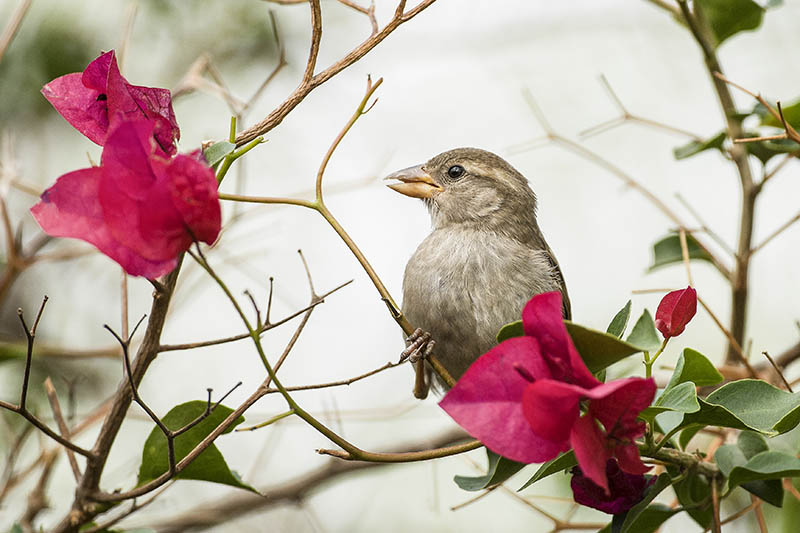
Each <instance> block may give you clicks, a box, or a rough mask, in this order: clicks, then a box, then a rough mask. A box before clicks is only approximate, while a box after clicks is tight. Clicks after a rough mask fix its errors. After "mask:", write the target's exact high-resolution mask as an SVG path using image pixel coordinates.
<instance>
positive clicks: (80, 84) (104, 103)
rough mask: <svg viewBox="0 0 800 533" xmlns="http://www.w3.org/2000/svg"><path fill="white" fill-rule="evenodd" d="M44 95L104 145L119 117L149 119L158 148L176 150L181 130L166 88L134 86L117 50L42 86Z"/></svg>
mask: <svg viewBox="0 0 800 533" xmlns="http://www.w3.org/2000/svg"><path fill="white" fill-rule="evenodd" d="M42 94H43V95H44V97H45V98H47V100H48V101H49V102H50V103H51V104H52V105H53V107H55V109H56V111H58V112H59V114H61V116H63V117H64V118H65V119H66V121H67V122H69V123H70V124H71V125H72V126H73V127H74V128H75V129H77V130H78V131H79V132H81V133H82V134H84V135H85V136H86V137H88V138H89V139H90V140H91V141H93V142H95V143H97V144H99V145H100V146H103V145H104V144H105V142H106V138H107V137H108V132H109V126H110V125H111V124H112V123H113V122H114V121H116V120H132V119H142V118H144V119H150V120H153V121H154V123H155V127H154V135H155V139H156V143H157V144H158V147H159V148H160V149H161V150H162V151H163V152H164V153H165V154H167V155H174V154H175V153H176V152H177V148H176V142H177V140H178V139H179V138H180V130H179V128H178V123H177V121H176V120H175V113H174V112H173V110H172V97H171V96H170V93H169V91H168V90H167V89H158V88H155V87H142V86H138V85H131V84H130V83H128V81H127V80H126V79H125V78H123V77H122V74H120V71H119V67H118V66H117V60H116V58H115V56H114V51H113V50H112V51H110V52H106V53H104V54H102V55H101V56H100V57H98V58H97V59H95V60H94V61H92V62H91V63H89V65H88V66H87V67H86V69H85V70H84V71H83V72H82V73H80V72H76V73H73V74H66V75H64V76H61V77H60V78H56V79H54V80H53V81H51V82H50V83H48V84H47V85H45V86H44V87H43V88H42Z"/></svg>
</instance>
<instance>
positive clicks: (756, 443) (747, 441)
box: [736, 431, 769, 459]
mask: <svg viewBox="0 0 800 533" xmlns="http://www.w3.org/2000/svg"><path fill="white" fill-rule="evenodd" d="M736 446H737V447H738V448H739V449H740V450H742V453H743V454H744V456H745V457H746V458H747V459H752V458H753V457H754V456H756V455H758V454H759V453H761V452H765V451H767V450H769V445H768V444H767V439H765V438H764V437H762V436H761V435H759V434H758V433H756V432H754V431H742V432H741V433H739V438H738V439H737V440H736Z"/></svg>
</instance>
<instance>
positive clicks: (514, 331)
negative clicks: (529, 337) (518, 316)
mask: <svg viewBox="0 0 800 533" xmlns="http://www.w3.org/2000/svg"><path fill="white" fill-rule="evenodd" d="M523 335H525V331H524V330H523V329H522V320H517V321H516V322H510V323H508V324H506V325H505V326H503V327H502V328H500V331H498V332H497V342H498V343H500V342H503V341H504V340H507V339H511V338H513V337H522V336H523Z"/></svg>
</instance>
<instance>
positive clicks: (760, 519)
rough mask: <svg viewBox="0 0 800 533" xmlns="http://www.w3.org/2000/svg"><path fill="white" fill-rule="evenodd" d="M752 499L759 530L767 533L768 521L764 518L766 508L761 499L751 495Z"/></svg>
mask: <svg viewBox="0 0 800 533" xmlns="http://www.w3.org/2000/svg"><path fill="white" fill-rule="evenodd" d="M750 501H752V502H753V513H755V515H756V523H758V530H759V531H760V532H761V533H767V522H766V520H764V509H762V507H761V499H760V498H757V497H755V496H754V495H752V494H751V495H750Z"/></svg>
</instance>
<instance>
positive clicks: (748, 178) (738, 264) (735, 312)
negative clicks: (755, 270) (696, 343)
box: [678, 0, 758, 363]
mask: <svg viewBox="0 0 800 533" xmlns="http://www.w3.org/2000/svg"><path fill="white" fill-rule="evenodd" d="M678 5H679V7H680V10H681V14H682V15H683V19H684V20H685V22H686V24H687V26H688V27H689V30H690V31H691V33H692V36H693V37H694V39H695V41H697V44H698V46H700V49H701V51H702V53H703V58H704V60H705V64H706V69H707V70H708V73H709V76H710V77H711V81H712V83H713V84H714V89H715V91H716V93H717V98H718V99H719V103H720V107H721V108H722V113H723V115H724V117H725V121H726V123H727V126H728V136H729V137H730V138H731V139H738V138H740V137H742V136H743V135H742V123H741V119H739V118H737V115H736V106H735V105H734V103H733V97H732V96H731V93H730V91H729V89H728V84H727V83H725V81H723V79H720V77H717V76H716V75H715V73H720V74H722V72H723V71H722V67H721V66H720V64H719V61H718V60H717V56H716V53H715V51H714V46H713V44H712V42H711V37H710V29H709V27H708V23H707V21H706V20H705V17H704V16H703V12H702V9H701V8H700V5H699V4H698V3H697V2H694V4H693V7H694V13H692V12H691V11H690V10H689V6H688V5H687V3H686V0H678ZM730 154H731V158H732V159H733V162H734V164H735V165H736V169H737V171H738V173H739V181H740V184H741V191H742V207H741V218H740V222H739V243H738V246H737V250H736V258H735V266H734V269H733V276H732V278H731V319H730V331H731V335H732V336H733V339H734V340H735V341H736V342H737V343H738V344H739V346H741V345H742V344H743V343H744V333H745V326H746V323H747V322H746V320H747V296H748V273H749V269H750V248H751V243H752V238H753V221H754V217H755V204H756V197H757V196H758V188H757V187H755V186H754V182H753V175H752V171H751V169H750V162H749V160H748V155H747V149H746V148H745V147H744V146H741V145H738V144H734V145H733V146H731V148H730ZM736 359H737V354H736V349H735V348H734V344H733V343H732V342H731V343H729V344H728V354H727V356H726V358H725V360H726V362H727V363H733V362H735V361H736Z"/></svg>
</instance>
